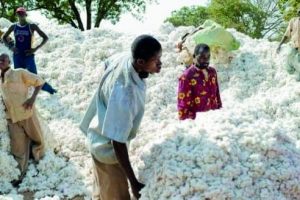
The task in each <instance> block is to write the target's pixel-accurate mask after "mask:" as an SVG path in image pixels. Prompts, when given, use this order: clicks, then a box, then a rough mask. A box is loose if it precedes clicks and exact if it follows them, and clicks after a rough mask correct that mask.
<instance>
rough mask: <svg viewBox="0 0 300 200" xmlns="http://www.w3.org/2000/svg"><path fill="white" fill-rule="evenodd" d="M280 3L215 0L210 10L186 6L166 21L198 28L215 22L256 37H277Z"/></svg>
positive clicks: (175, 24)
mask: <svg viewBox="0 0 300 200" xmlns="http://www.w3.org/2000/svg"><path fill="white" fill-rule="evenodd" d="M277 1H278V0H226V1H224V0H211V1H210V3H209V5H208V6H207V7H201V6H198V7H184V8H182V9H180V10H178V11H173V12H172V15H171V17H169V18H167V20H166V21H169V22H171V23H172V24H173V25H174V26H186V25H194V26H198V25H200V24H202V23H203V21H205V20H206V19H208V18H209V19H212V20H214V21H216V22H217V23H219V24H221V25H222V26H224V27H226V28H235V29H237V30H238V31H240V32H243V33H245V34H247V35H250V36H251V37H254V38H262V37H268V38H271V37H274V35H277V34H278V33H281V32H282V22H283V18H282V14H281V13H280V11H279V7H278V5H277Z"/></svg>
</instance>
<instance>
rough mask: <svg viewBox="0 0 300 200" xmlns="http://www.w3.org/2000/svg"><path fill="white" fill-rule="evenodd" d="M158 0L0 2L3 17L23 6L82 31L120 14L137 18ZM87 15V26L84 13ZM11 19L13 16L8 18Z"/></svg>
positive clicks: (31, 0)
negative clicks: (151, 3) (126, 13)
mask: <svg viewBox="0 0 300 200" xmlns="http://www.w3.org/2000/svg"><path fill="white" fill-rule="evenodd" d="M152 1H155V0H51V1H49V0H30V1H21V0H17V1H15V0H0V4H1V2H3V5H4V6H2V12H3V13H4V14H2V15H1V16H4V17H7V16H12V14H13V13H14V10H15V8H16V7H18V6H20V5H23V6H24V7H26V8H28V10H42V13H43V14H44V15H46V17H48V18H55V19H57V20H58V22H59V23H69V24H71V25H72V26H73V27H75V28H79V29H80V30H82V31H83V30H85V29H91V28H92V25H94V27H99V26H100V23H101V21H102V20H104V19H107V20H110V21H111V22H112V23H116V22H117V21H119V19H120V16H121V14H123V13H125V12H130V13H132V14H133V15H134V16H136V17H137V18H139V17H140V15H139V14H141V13H142V12H144V11H145V8H146V3H147V2H152ZM83 11H85V13H86V20H87V21H86V25H87V26H86V27H84V25H83V24H84V23H83V21H82V13H83ZM8 18H9V19H11V18H12V17H8Z"/></svg>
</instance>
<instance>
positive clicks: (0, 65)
mask: <svg viewBox="0 0 300 200" xmlns="http://www.w3.org/2000/svg"><path fill="white" fill-rule="evenodd" d="M9 65H10V59H9V56H8V55H7V54H5V53H2V54H1V55H0V70H5V69H7V68H9Z"/></svg>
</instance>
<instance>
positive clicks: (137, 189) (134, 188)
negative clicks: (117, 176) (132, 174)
mask: <svg viewBox="0 0 300 200" xmlns="http://www.w3.org/2000/svg"><path fill="white" fill-rule="evenodd" d="M144 187H145V185H144V184H143V183H140V182H136V183H134V184H131V189H132V193H133V195H134V196H135V198H136V199H139V198H140V197H141V195H140V191H141V190H142V189H143V188H144Z"/></svg>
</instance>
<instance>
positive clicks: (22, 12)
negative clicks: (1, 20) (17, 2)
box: [16, 7, 27, 23]
mask: <svg viewBox="0 0 300 200" xmlns="http://www.w3.org/2000/svg"><path fill="white" fill-rule="evenodd" d="M16 15H17V17H18V19H19V22H21V23H22V22H25V21H26V17H27V11H26V9H25V8H23V7H20V8H18V9H17V10H16Z"/></svg>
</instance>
